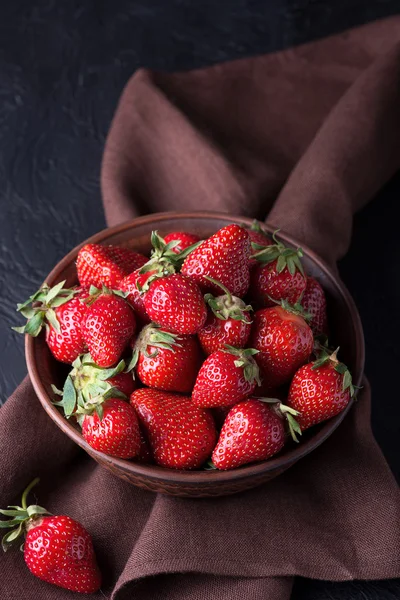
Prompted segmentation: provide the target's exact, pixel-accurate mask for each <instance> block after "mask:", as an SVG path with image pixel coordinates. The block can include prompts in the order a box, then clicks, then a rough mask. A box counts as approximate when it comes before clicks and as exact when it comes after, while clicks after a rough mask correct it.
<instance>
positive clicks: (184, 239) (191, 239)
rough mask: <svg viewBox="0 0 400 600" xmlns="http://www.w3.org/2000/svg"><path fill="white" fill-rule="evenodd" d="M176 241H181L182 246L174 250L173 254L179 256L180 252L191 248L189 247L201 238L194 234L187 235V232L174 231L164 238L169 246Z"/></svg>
mask: <svg viewBox="0 0 400 600" xmlns="http://www.w3.org/2000/svg"><path fill="white" fill-rule="evenodd" d="M176 240H179V242H180V244H179V245H178V246H175V248H173V252H175V253H176V254H178V253H179V252H182V250H185V249H186V248H189V246H192V245H193V244H195V243H196V242H199V241H200V238H199V236H198V235H195V234H194V233H187V232H186V231H173V232H172V233H168V234H167V235H166V236H165V237H164V241H165V242H166V243H167V244H169V242H175V241H176Z"/></svg>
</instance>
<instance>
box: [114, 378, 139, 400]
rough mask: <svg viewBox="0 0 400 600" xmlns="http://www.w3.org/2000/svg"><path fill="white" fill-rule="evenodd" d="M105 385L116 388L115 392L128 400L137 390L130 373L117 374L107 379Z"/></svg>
mask: <svg viewBox="0 0 400 600" xmlns="http://www.w3.org/2000/svg"><path fill="white" fill-rule="evenodd" d="M107 383H109V384H110V385H112V386H113V387H115V388H117V390H119V391H120V392H122V393H123V394H125V396H126V397H127V398H129V396H130V395H131V394H132V392H133V391H134V390H136V388H137V384H136V381H135V380H134V379H133V377H132V373H118V375H115V376H114V377H110V379H107Z"/></svg>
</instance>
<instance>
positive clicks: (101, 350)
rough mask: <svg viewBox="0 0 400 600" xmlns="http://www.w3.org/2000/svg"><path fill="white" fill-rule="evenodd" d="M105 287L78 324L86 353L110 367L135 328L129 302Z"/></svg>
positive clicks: (117, 358) (101, 364) (100, 364)
mask: <svg viewBox="0 0 400 600" xmlns="http://www.w3.org/2000/svg"><path fill="white" fill-rule="evenodd" d="M92 290H93V288H91V292H92ZM105 290H106V291H103V292H102V293H101V294H100V295H98V296H97V297H95V299H94V301H93V303H92V304H91V305H90V306H89V307H88V309H87V311H86V314H85V316H84V318H83V320H82V325H81V327H82V334H83V338H84V340H85V342H86V344H87V347H88V348H89V352H90V355H91V357H92V359H93V361H94V362H95V363H96V364H97V365H98V366H99V367H111V366H112V365H114V364H115V363H116V362H118V360H119V359H120V357H121V354H122V352H123V351H124V349H125V347H126V346H127V345H128V343H129V340H130V339H131V337H132V336H133V335H134V333H135V329H136V321H135V315H134V313H133V310H132V308H131V307H130V306H129V304H128V303H127V302H126V301H125V300H124V299H123V298H121V297H120V296H116V295H115V294H113V293H111V292H110V291H109V290H107V289H106V288H105Z"/></svg>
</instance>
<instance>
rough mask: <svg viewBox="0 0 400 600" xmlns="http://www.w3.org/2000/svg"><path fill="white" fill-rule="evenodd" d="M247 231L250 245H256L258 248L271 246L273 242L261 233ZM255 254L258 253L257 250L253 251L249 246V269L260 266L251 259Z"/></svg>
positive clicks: (255, 260) (256, 261)
mask: <svg viewBox="0 0 400 600" xmlns="http://www.w3.org/2000/svg"><path fill="white" fill-rule="evenodd" d="M247 231H248V233H249V236H250V242H251V244H258V245H259V246H271V245H272V244H273V241H272V240H271V239H270V238H269V237H267V235H264V234H263V233H262V232H261V231H254V230H253V229H248V230H247ZM256 252H259V250H255V249H254V248H253V246H251V256H250V259H249V264H250V269H252V268H253V267H255V266H257V265H259V264H260V263H259V262H258V260H257V259H255V258H252V256H253V254H256Z"/></svg>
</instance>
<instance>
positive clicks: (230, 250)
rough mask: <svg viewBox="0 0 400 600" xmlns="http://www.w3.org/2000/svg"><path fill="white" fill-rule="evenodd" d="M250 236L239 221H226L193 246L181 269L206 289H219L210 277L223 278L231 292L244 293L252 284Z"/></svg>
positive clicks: (237, 294)
mask: <svg viewBox="0 0 400 600" xmlns="http://www.w3.org/2000/svg"><path fill="white" fill-rule="evenodd" d="M249 258H250V237H249V234H248V232H247V231H246V229H244V228H243V227H240V226H239V225H227V226H226V227H223V228H222V229H220V230H219V231H217V233H215V234H214V235H212V236H211V237H210V238H209V239H208V240H205V241H204V242H203V243H202V244H200V246H198V247H197V248H196V249H195V250H193V251H192V252H191V253H190V254H189V256H188V257H187V258H186V260H185V262H184V263H183V266H182V269H181V272H182V273H183V275H187V276H188V277H190V278H191V279H193V280H194V281H196V282H197V283H198V284H199V285H200V287H201V288H202V290H203V291H206V292H207V291H208V292H215V293H217V294H218V293H220V289H219V288H218V286H216V285H215V284H213V283H211V282H210V280H209V279H207V277H211V278H212V279H214V280H216V281H219V282H221V283H222V284H223V285H224V286H225V287H226V288H228V290H229V291H230V292H231V294H234V295H235V296H239V297H240V298H241V297H242V296H244V295H245V293H246V292H247V290H248V288H249V281H250V270H249Z"/></svg>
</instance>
